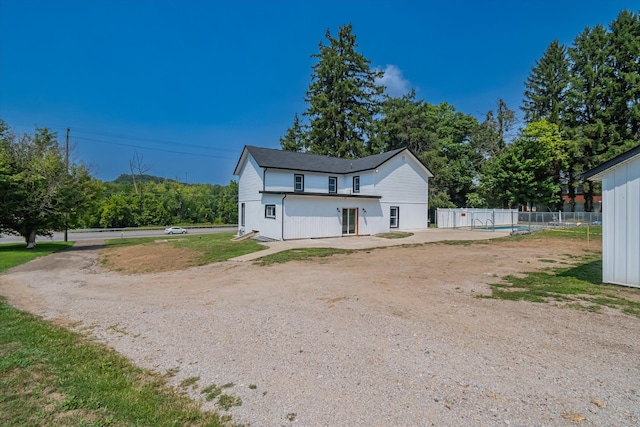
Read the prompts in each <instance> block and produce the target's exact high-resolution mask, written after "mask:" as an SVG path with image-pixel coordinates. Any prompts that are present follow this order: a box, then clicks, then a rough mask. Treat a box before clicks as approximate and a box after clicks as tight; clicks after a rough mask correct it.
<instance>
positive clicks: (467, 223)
mask: <svg viewBox="0 0 640 427" xmlns="http://www.w3.org/2000/svg"><path fill="white" fill-rule="evenodd" d="M436 218H437V225H438V228H459V227H471V228H493V227H500V226H507V225H515V224H517V223H518V210H517V209H472V208H469V209H465V208H458V209H442V208H439V209H437V211H436Z"/></svg>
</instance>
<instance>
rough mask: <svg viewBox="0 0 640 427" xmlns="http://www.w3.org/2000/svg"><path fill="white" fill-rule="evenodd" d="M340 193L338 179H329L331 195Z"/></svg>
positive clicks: (333, 177) (331, 177)
mask: <svg viewBox="0 0 640 427" xmlns="http://www.w3.org/2000/svg"><path fill="white" fill-rule="evenodd" d="M337 192H338V178H337V177H335V176H330V177H329V193H337Z"/></svg>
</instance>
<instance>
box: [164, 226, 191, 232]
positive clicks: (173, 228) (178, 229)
mask: <svg viewBox="0 0 640 427" xmlns="http://www.w3.org/2000/svg"><path fill="white" fill-rule="evenodd" d="M164 234H187V230H186V229H185V228H182V227H169V228H165V229H164Z"/></svg>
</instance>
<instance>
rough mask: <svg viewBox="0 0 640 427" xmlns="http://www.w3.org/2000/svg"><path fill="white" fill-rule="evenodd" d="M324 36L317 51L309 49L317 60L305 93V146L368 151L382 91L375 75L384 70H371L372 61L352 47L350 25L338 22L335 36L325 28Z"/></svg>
mask: <svg viewBox="0 0 640 427" xmlns="http://www.w3.org/2000/svg"><path fill="white" fill-rule="evenodd" d="M325 38H326V40H327V41H328V44H327V45H324V44H322V43H320V45H319V49H320V52H319V53H316V54H314V55H312V57H313V58H315V59H317V61H318V62H317V63H316V64H315V65H314V66H313V67H312V68H313V74H312V77H311V84H310V85H309V90H308V91H307V94H306V99H305V100H306V102H307V103H308V104H309V107H308V109H307V110H306V111H305V112H304V115H305V116H306V117H308V119H309V131H308V132H307V135H306V139H307V140H308V146H309V150H308V151H310V152H312V153H316V154H326V155H331V156H336V157H343V158H357V157H361V156H364V155H367V154H370V153H371V151H372V150H371V148H372V147H371V143H372V141H371V137H372V134H373V127H374V117H375V115H376V114H377V113H378V112H379V111H380V103H381V100H380V95H381V94H382V91H383V87H381V86H378V85H376V83H375V79H376V78H379V77H382V72H378V71H372V70H371V68H370V67H369V64H370V61H369V60H368V59H367V58H365V57H364V56H363V55H362V54H360V53H359V52H357V51H356V48H357V47H358V45H357V43H356V36H355V35H354V34H353V33H352V27H351V25H344V26H341V27H340V29H339V30H338V36H337V38H334V37H332V36H331V34H330V32H329V30H328V29H327V32H326V34H325Z"/></svg>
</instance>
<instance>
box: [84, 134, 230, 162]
mask: <svg viewBox="0 0 640 427" xmlns="http://www.w3.org/2000/svg"><path fill="white" fill-rule="evenodd" d="M74 139H76V140H79V141H90V142H100V143H102V144H110V145H119V146H122V147H133V148H140V149H144V150H151V151H161V152H164V153H172V154H184V155H187V156H198V157H211V158H215V159H231V160H235V159H236V158H235V157H228V156H216V155H213V154H198V153H188V152H186V151H175V150H165V149H162V148H153V147H145V146H142V145H135V144H124V143H122V142H113V141H105V140H102V139H93V138H84V137H75V138H74Z"/></svg>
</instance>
